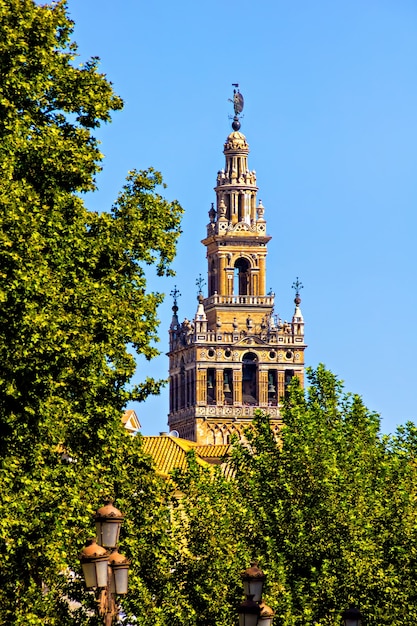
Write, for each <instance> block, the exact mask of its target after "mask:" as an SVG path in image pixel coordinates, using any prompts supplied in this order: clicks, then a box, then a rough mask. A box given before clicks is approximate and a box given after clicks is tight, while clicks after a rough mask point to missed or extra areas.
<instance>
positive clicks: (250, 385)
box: [242, 352, 258, 406]
mask: <svg viewBox="0 0 417 626" xmlns="http://www.w3.org/2000/svg"><path fill="white" fill-rule="evenodd" d="M257 361H258V359H257V357H256V354H254V353H253V352H247V353H246V354H244V355H243V360H242V401H243V404H246V405H249V406H254V405H256V404H258V384H257V379H258V376H257V370H258V366H257Z"/></svg>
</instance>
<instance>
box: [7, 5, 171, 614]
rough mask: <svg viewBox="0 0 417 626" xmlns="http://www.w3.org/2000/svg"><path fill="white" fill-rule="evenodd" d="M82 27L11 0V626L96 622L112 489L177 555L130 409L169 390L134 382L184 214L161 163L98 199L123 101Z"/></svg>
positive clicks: (51, 9) (62, 10)
mask: <svg viewBox="0 0 417 626" xmlns="http://www.w3.org/2000/svg"><path fill="white" fill-rule="evenodd" d="M72 28H73V24H72V22H71V21H70V20H69V19H68V16H67V13H66V3H65V2H64V1H59V2H54V3H52V4H50V5H45V6H39V5H38V4H36V2H34V0H0V172H1V183H0V433H1V437H0V461H1V465H0V472H1V486H2V488H1V494H0V558H1V568H0V623H2V624H33V625H35V624H58V623H59V624H65V623H87V622H82V621H79V622H75V621H73V620H74V619H75V618H73V617H71V616H69V617H65V615H66V614H68V604H67V602H66V601H65V599H64V595H65V594H67V593H69V590H68V586H67V583H68V573H69V572H70V570H71V569H72V568H74V566H75V564H76V563H77V556H76V555H77V552H78V551H79V549H80V547H81V545H82V542H83V540H84V539H85V538H86V528H87V527H88V526H90V520H89V518H88V515H89V513H91V512H92V510H93V509H94V508H97V507H98V506H99V505H100V504H101V503H102V500H103V498H104V497H105V496H106V495H111V496H116V497H117V498H119V500H120V502H119V501H118V502H117V504H118V505H119V506H120V507H121V508H123V507H124V508H125V512H126V514H128V515H129V516H130V518H131V519H132V523H133V521H136V522H137V523H138V524H139V526H138V528H141V527H142V526H143V524H145V521H146V524H145V527H146V531H145V532H144V536H146V537H147V538H148V539H149V541H150V542H151V543H152V544H153V546H154V547H153V548H152V549H150V550H151V552H152V550H158V546H160V547H161V551H162V552H161V554H163V552H164V550H165V548H164V542H165V541H166V539H165V537H166V533H165V530H166V528H167V524H168V522H169V520H167V517H166V510H167V509H166V505H165V495H164V494H163V488H162V487H160V486H159V482H158V480H157V479H156V477H155V476H154V474H153V472H152V471H151V468H150V465H149V461H148V460H147V459H146V458H145V456H144V455H143V454H142V452H141V449H140V442H139V440H137V441H135V442H134V443H133V442H132V441H131V440H130V439H128V438H127V435H126V433H125V432H123V429H122V428H121V425H120V418H121V411H122V410H123V408H124V406H125V405H126V402H127V401H128V400H131V399H137V400H142V399H143V398H145V397H146V396H147V395H148V394H149V393H157V392H158V391H159V388H160V384H161V383H160V382H159V381H155V380H152V379H147V378H144V380H143V382H142V383H140V384H139V385H138V386H137V387H136V388H134V389H132V388H131V387H130V380H131V377H132V374H133V372H134V370H135V358H134V354H135V352H136V353H138V354H142V355H144V356H145V357H146V358H148V359H150V358H152V357H153V356H154V355H155V354H156V353H157V350H156V348H155V345H154V343H155V341H156V340H157V335H156V329H157V325H158V320H157V307H158V305H159V303H160V302H161V300H162V295H161V294H159V293H153V292H150V291H149V290H148V289H147V284H146V269H147V266H150V265H153V266H154V268H155V269H156V273H157V274H158V275H164V274H169V273H170V272H171V270H170V263H171V261H172V259H173V257H174V253H175V245H176V240H177V237H178V235H179V232H180V230H179V228H180V216H181V212H182V210H181V208H180V206H179V205H178V203H177V202H169V201H167V200H165V199H164V198H163V197H162V196H161V195H160V193H159V189H160V188H161V187H162V186H163V182H162V177H161V175H160V174H159V173H158V172H156V171H154V170H152V169H149V170H146V171H139V172H138V171H133V172H131V173H130V174H129V176H128V178H127V182H126V184H125V186H124V187H123V189H122V191H121V193H120V195H119V197H118V199H117V201H116V202H115V204H114V206H113V207H111V210H110V211H107V212H102V213H100V214H98V213H95V212H91V211H89V210H88V209H87V208H86V207H85V204H84V201H83V197H82V194H83V193H85V192H88V191H92V190H94V188H95V180H94V176H95V175H96V173H97V172H98V171H99V170H100V162H101V159H102V155H101V153H100V151H99V143H98V141H97V139H96V138H95V137H94V134H93V133H94V129H96V128H97V127H99V126H100V124H102V123H103V122H108V121H109V120H110V117H111V114H112V112H114V111H117V110H119V109H121V108H122V101H121V99H120V98H119V97H118V96H116V95H115V94H114V93H113V90H112V87H111V84H110V83H109V82H108V81H107V79H106V78H105V76H104V75H103V74H100V72H99V70H98V59H95V58H93V59H91V60H90V61H88V62H86V63H84V64H82V65H79V62H78V59H77V48H76V45H75V44H74V43H72V42H71V33H72ZM63 452H65V457H64V458H69V459H70V462H66V461H64V460H63ZM138 499H140V502H141V505H140V507H138V502H137V500H138ZM137 507H138V508H137ZM152 520H153V521H152ZM162 528H163V529H164V532H162V531H161V529H162ZM131 532H133V531H132V530H131ZM129 536H131V535H129V533H128V534H127V536H126V546H127V549H128V551H129V552H130V553H132V554H133V553H135V550H136V549H135V547H134V545H133V543H132V541H131V539H129ZM148 552H149V550H148ZM161 561H163V559H161ZM161 571H162V570H161ZM135 576H136V577H137V574H135V572H134V573H133V578H134V579H135ZM154 578H155V581H157V579H158V577H157V576H154ZM151 582H152V581H151ZM144 584H145V583H144ZM158 584H161V583H158ZM74 585H75V587H74V589H75V588H76V587H77V583H76V581H75V583H74ZM155 585H156V586H157V583H156V582H155ZM73 592H74V593H76V594H77V593H78V591H77V589H75V591H74V590H73ZM71 593H72V592H71ZM149 594H150V595H151V592H149ZM80 611H81V613H82V610H81V609H80ZM81 613H80V614H81ZM77 619H78V618H77ZM82 619H84V618H82ZM85 619H86V618H85ZM65 620H69V621H65ZM80 620H81V617H80ZM93 621H94V620H93Z"/></svg>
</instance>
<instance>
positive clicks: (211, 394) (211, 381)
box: [207, 367, 216, 404]
mask: <svg viewBox="0 0 417 626" xmlns="http://www.w3.org/2000/svg"><path fill="white" fill-rule="evenodd" d="M207 404H216V370H215V368H214V367H209V368H208V369H207Z"/></svg>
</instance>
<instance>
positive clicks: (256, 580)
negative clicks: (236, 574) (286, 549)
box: [240, 561, 266, 602]
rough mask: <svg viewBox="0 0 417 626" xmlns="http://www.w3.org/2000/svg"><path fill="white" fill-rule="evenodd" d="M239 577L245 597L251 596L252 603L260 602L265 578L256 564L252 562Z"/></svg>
mask: <svg viewBox="0 0 417 626" xmlns="http://www.w3.org/2000/svg"><path fill="white" fill-rule="evenodd" d="M240 577H241V579H242V582H243V591H244V593H245V596H249V595H252V596H253V600H254V602H260V601H261V598H262V589H263V586H264V582H265V580H266V576H265V574H264V573H263V571H262V570H261V569H259V567H258V563H257V562H256V561H253V562H252V563H251V566H250V567H248V569H245V570H244V571H243V572H242V573H241V574H240Z"/></svg>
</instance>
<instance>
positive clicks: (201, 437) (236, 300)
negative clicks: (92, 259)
mask: <svg viewBox="0 0 417 626" xmlns="http://www.w3.org/2000/svg"><path fill="white" fill-rule="evenodd" d="M236 87H237V85H236ZM232 102H233V105H234V112H235V115H234V118H233V123H232V129H233V131H232V132H231V133H230V135H229V136H228V137H227V139H226V142H225V144H224V155H225V167H224V169H222V170H220V171H219V172H218V174H217V184H216V187H215V192H216V204H215V206H214V204H212V206H211V209H210V210H209V220H210V221H209V224H208V226H207V235H206V237H205V239H203V241H202V243H203V244H204V245H205V246H206V250H207V263H208V268H207V290H208V295H207V297H206V298H205V297H204V295H203V286H204V280H203V279H202V278H201V276H200V277H199V279H198V280H197V286H198V296H197V300H198V306H197V311H196V313H195V316H194V319H193V320H192V321H189V320H187V319H185V320H184V322H182V323H179V320H178V316H177V312H178V306H177V296H178V295H179V292H178V291H177V289H176V288H175V293H174V292H173V293H172V295H173V296H174V306H173V313H174V315H173V318H172V323H171V327H170V331H169V334H170V351H169V376H170V378H169V385H170V410H169V416H168V424H169V428H170V429H171V430H176V431H178V433H179V434H180V436H181V437H183V438H185V439H190V440H192V441H197V442H198V443H201V444H220V443H227V442H228V441H229V439H230V436H231V435H232V434H234V433H236V434H237V435H238V436H241V435H243V430H244V427H245V426H247V425H248V424H250V422H251V421H252V418H253V413H254V411H255V410H256V409H259V408H260V409H262V410H264V411H265V412H267V413H268V414H269V416H270V421H271V426H272V428H273V429H274V430H275V431H278V429H279V427H280V423H281V420H280V412H279V407H280V401H281V399H282V397H283V396H284V395H285V393H286V387H287V385H288V383H289V382H290V381H291V379H292V378H293V377H294V376H296V377H298V378H299V379H300V382H301V384H303V381H304V349H305V348H306V345H305V343H304V319H303V316H302V313H301V310H300V303H301V298H300V289H301V288H302V285H301V283H300V282H299V280H298V278H297V280H296V282H295V283H294V284H293V288H294V289H295V292H296V296H295V299H294V303H295V310H294V314H293V316H292V320H291V322H283V321H281V320H280V319H279V318H278V317H277V316H276V315H274V294H273V293H272V292H269V293H267V292H266V256H267V244H268V242H269V241H270V239H271V237H270V236H269V235H267V232H266V221H265V217H264V214H265V208H264V206H263V204H262V201H261V200H259V201H258V200H257V192H258V187H257V186H256V172H255V171H254V170H253V171H250V170H249V167H248V155H249V146H248V144H247V141H246V137H245V136H244V135H243V134H242V133H241V132H240V119H239V116H240V113H241V112H242V110H243V97H242V95H241V94H240V92H239V90H238V89H235V91H234V96H233V100H232Z"/></svg>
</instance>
